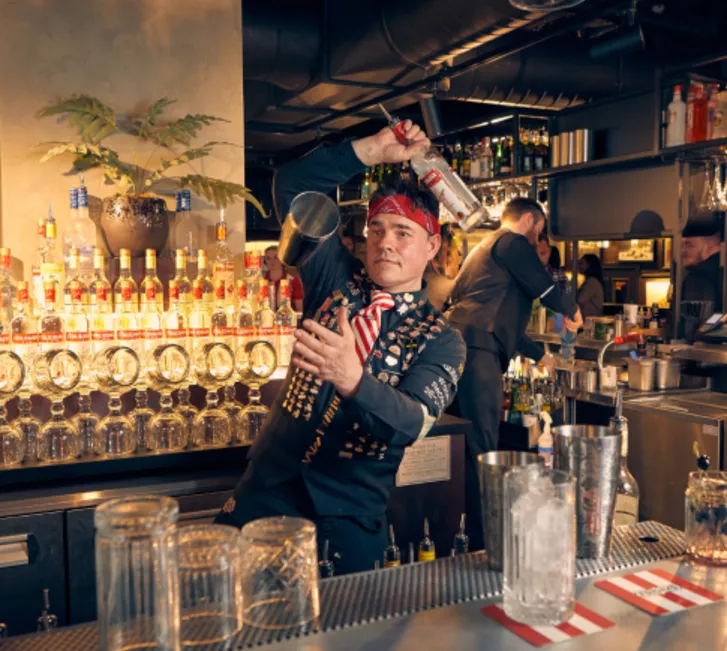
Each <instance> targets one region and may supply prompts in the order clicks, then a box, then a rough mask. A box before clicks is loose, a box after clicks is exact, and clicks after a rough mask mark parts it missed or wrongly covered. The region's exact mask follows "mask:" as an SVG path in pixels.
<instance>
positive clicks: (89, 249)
mask: <svg viewBox="0 0 727 651" xmlns="http://www.w3.org/2000/svg"><path fill="white" fill-rule="evenodd" d="M73 190H74V188H72V189H71V220H70V224H68V227H67V228H66V236H65V237H64V251H63V253H64V257H65V258H66V260H68V253H69V252H70V248H71V247H74V248H76V249H78V251H79V265H78V270H79V272H80V275H81V278H82V280H83V282H84V283H86V285H88V283H90V282H91V279H92V278H93V249H94V247H95V246H96V224H94V223H93V220H92V219H91V217H90V216H89V214H88V190H87V189H86V185H85V183H84V181H83V175H81V187H80V188H78V190H77V195H76V206H77V209H76V210H75V211H74V210H73V200H74V197H73Z"/></svg>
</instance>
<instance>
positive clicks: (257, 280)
mask: <svg viewBox="0 0 727 651" xmlns="http://www.w3.org/2000/svg"><path fill="white" fill-rule="evenodd" d="M245 282H246V283H247V291H248V298H249V299H250V303H251V307H252V310H253V312H255V311H256V310H257V308H258V304H257V302H258V299H259V297H260V286H261V284H262V282H263V258H262V255H260V251H254V250H251V251H245Z"/></svg>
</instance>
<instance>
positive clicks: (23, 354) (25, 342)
mask: <svg viewBox="0 0 727 651" xmlns="http://www.w3.org/2000/svg"><path fill="white" fill-rule="evenodd" d="M10 331H11V335H10V341H11V346H12V349H13V351H14V352H15V353H16V354H17V355H18V357H20V359H22V360H23V363H24V364H25V367H26V369H30V368H32V367H33V360H34V359H35V356H36V355H37V354H38V320H37V319H36V318H35V316H33V310H32V308H31V306H30V288H29V287H28V283H26V282H25V281H22V280H21V281H20V282H19V283H18V303H17V307H16V310H15V315H14V316H13V320H12V321H11V322H10ZM31 387H32V379H31V374H30V373H28V372H27V370H26V373H25V381H24V383H23V388H24V389H25V390H28V391H29V390H30V388H31Z"/></svg>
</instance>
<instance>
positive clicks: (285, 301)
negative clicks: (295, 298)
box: [275, 278, 296, 368]
mask: <svg viewBox="0 0 727 651" xmlns="http://www.w3.org/2000/svg"><path fill="white" fill-rule="evenodd" d="M295 326H296V317H295V312H294V310H293V308H292V307H291V306H290V281H289V280H287V279H286V278H283V279H282V280H281V281H280V307H279V308H278V310H277V312H276V313H275V337H276V339H277V342H278V350H277V353H278V366H283V367H286V368H287V367H288V366H289V365H290V358H291V356H292V354H293V345H294V344H295V338H294V337H293V332H294V331H295Z"/></svg>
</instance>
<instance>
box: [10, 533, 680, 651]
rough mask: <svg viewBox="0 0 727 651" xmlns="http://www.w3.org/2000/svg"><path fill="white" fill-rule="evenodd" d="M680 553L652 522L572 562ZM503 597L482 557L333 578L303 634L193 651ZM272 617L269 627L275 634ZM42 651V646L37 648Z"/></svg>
mask: <svg viewBox="0 0 727 651" xmlns="http://www.w3.org/2000/svg"><path fill="white" fill-rule="evenodd" d="M683 553H684V534H683V533H682V532H680V531H677V530H676V529H672V528H671V527H667V526H666V525H663V524H659V523H657V522H641V523H639V524H637V525H635V526H633V527H620V528H618V529H616V530H615V531H614V537H613V544H612V550H611V556H610V558H606V559H602V560H583V559H579V560H578V561H577V562H576V579H582V578H587V577H592V576H599V575H602V574H607V573H609V572H617V571H620V570H625V569H629V568H632V567H638V566H641V565H648V564H649V563H653V562H655V561H660V560H664V559H667V558H675V557H677V556H681V555H682V554H683ZM500 595H502V574H500V573H499V572H493V571H491V570H489V569H488V567H487V557H486V555H485V554H484V553H483V552H475V553H472V554H467V555H465V556H457V557H454V558H442V559H439V560H437V561H435V562H433V563H415V564H413V565H402V566H401V567H396V568H391V569H387V570H381V571H378V572H363V573H361V574H349V575H347V576H341V577H334V578H332V579H326V580H325V581H322V582H321V612H322V615H321V621H320V624H319V626H314V625H309V626H306V627H304V628H303V629H300V630H296V631H290V630H273V629H271V628H268V629H260V628H253V627H250V626H248V627H245V628H244V629H243V630H242V631H240V633H239V634H238V635H236V636H235V638H234V639H232V640H229V641H228V642H226V643H224V644H217V645H210V646H207V647H202V646H195V650H196V651H221V650H222V649H224V650H225V651H227V650H233V649H234V650H237V649H246V648H250V647H255V646H260V645H264V644H271V643H273V642H280V641H283V640H287V639H290V638H294V637H300V636H305V635H310V634H314V633H318V632H327V631H335V630H339V629H344V628H349V627H353V626H360V625H363V624H368V623H371V622H376V621H380V620H384V619H392V618H395V617H403V616H405V615H411V614H414V613H418V612H421V611H425V610H431V609H433V608H441V607H443V606H452V605H455V604H458V603H463V602H467V601H473V600H480V599H492V598H494V597H498V596H500ZM274 624H275V619H274V616H273V617H272V618H271V625H273V626H274ZM40 639H41V638H40V637H39V636H38V635H25V636H21V637H16V638H12V637H11V638H9V639H7V640H5V641H3V643H2V651H36V650H37V649H39V648H42V649H43V650H44V651H96V650H97V649H98V636H97V633H96V626H95V624H81V625H78V626H73V627H68V628H65V629H59V630H58V631H56V632H53V633H48V634H44V635H42V642H40ZM41 644H42V646H40V645H41Z"/></svg>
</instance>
